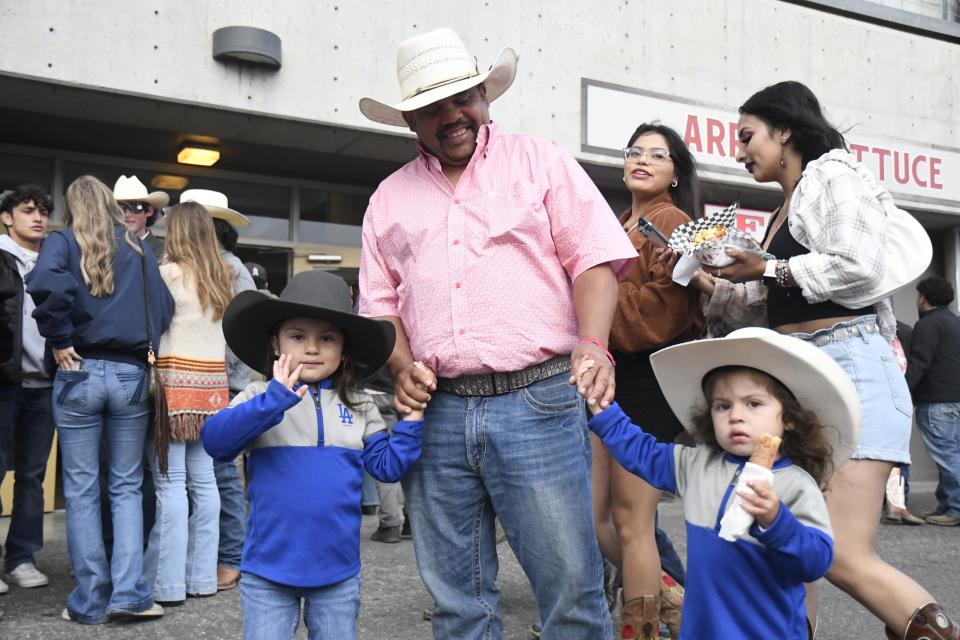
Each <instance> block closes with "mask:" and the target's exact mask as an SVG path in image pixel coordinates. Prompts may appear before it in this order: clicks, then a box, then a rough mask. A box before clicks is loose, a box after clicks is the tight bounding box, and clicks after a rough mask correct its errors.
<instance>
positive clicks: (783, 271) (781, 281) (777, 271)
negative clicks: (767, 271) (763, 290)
mask: <svg viewBox="0 0 960 640" xmlns="http://www.w3.org/2000/svg"><path fill="white" fill-rule="evenodd" d="M789 264H790V263H789V262H787V261H786V260H777V266H776V267H775V268H774V270H773V273H774V277H775V278H776V280H777V284H778V285H780V286H781V287H789V286H790V281H789V280H788V279H787V267H788V266H789Z"/></svg>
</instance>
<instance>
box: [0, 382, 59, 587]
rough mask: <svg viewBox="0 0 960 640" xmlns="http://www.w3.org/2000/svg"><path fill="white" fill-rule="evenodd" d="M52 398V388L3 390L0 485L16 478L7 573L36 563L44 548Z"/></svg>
mask: <svg viewBox="0 0 960 640" xmlns="http://www.w3.org/2000/svg"><path fill="white" fill-rule="evenodd" d="M50 394H51V392H50V387H46V388H42V389H30V388H24V387H12V386H11V387H0V480H2V479H3V476H4V474H5V473H6V472H7V470H9V469H12V470H13V472H14V478H15V482H14V485H13V512H12V513H11V517H10V529H9V531H8V532H7V547H6V570H7V571H13V570H14V569H15V568H17V567H18V566H20V565H21V564H25V563H27V562H31V563H33V562H34V558H33V554H35V553H36V552H37V551H40V549H42V548H43V475H44V474H45V473H46V471H47V458H48V457H49V456H50V446H51V445H52V444H53V411H52V408H51V406H50ZM0 507H2V505H0ZM0 510H2V508H0Z"/></svg>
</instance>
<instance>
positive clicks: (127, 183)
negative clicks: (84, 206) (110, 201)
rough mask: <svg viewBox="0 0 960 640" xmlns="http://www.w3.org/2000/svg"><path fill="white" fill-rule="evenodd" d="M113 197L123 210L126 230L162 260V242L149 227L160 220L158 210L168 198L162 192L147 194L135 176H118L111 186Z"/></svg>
mask: <svg viewBox="0 0 960 640" xmlns="http://www.w3.org/2000/svg"><path fill="white" fill-rule="evenodd" d="M113 197H114V198H116V200H117V203H118V204H119V205H120V208H121V209H122V210H123V223H124V224H125V225H127V228H128V229H130V231H132V232H133V233H134V234H135V235H136V236H137V237H138V238H140V239H141V240H143V242H144V244H146V245H149V246H150V248H151V249H152V250H153V255H154V256H155V257H156V259H157V260H159V259H160V258H162V257H163V240H162V239H161V238H158V237H157V236H155V235H153V234H152V233H150V227H152V226H153V225H154V224H156V222H157V220H158V219H159V218H160V215H159V213H158V210H159V209H163V208H164V207H165V206H167V204H169V203H170V196H168V195H167V194H166V193H165V192H163V191H153V192H150V193H147V187H146V186H145V185H144V184H143V183H142V182H140V180H139V179H138V178H137V176H130V177H127V176H120V178H119V179H117V183H116V184H115V185H114V186H113Z"/></svg>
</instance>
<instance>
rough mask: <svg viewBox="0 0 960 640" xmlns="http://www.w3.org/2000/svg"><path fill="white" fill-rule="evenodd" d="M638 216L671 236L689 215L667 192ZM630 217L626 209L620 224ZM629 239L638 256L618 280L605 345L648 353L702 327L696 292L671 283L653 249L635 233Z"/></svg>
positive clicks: (650, 244)
mask: <svg viewBox="0 0 960 640" xmlns="http://www.w3.org/2000/svg"><path fill="white" fill-rule="evenodd" d="M640 215H642V216H644V217H645V218H646V219H647V220H649V221H650V222H653V223H654V224H655V225H657V227H659V228H660V230H661V231H663V233H664V235H666V236H667V237H670V234H671V233H673V230H674V229H676V228H677V227H679V226H680V225H681V224H683V223H685V222H690V218H689V217H688V216H687V214H685V213H684V212H683V211H681V210H680V209H678V208H677V207H676V206H675V205H674V204H673V199H672V198H671V197H670V195H669V194H666V193H665V194H663V195H662V196H660V197H659V198H657V199H656V200H654V201H652V202H650V203H649V204H648V205H647V206H646V207H644V209H643V211H641V212H640ZM629 218H630V210H629V209H627V210H626V211H624V212H623V214H621V216H620V224H623V223H625V222H626V221H627V220H628V219H629ZM630 240H631V241H632V242H633V246H634V247H635V248H636V250H637V253H638V254H639V256H640V258H639V259H638V260H637V263H636V264H635V265H634V266H633V268H632V269H630V271H629V272H628V273H627V276H626V277H625V278H624V279H623V281H621V282H620V293H619V299H618V300H617V311H616V314H615V315H614V317H613V326H612V327H611V328H610V348H611V349H613V350H616V351H621V352H625V353H637V352H645V351H653V350H656V349H659V348H661V347H664V346H666V345H668V344H672V343H674V342H676V341H678V340H680V339H684V338H685V339H693V338H695V337H697V336H698V335H699V334H700V331H701V330H702V329H703V324H704V319H703V313H702V311H701V308H700V307H701V305H700V292H699V291H697V290H696V289H694V288H693V287H682V286H680V285H678V284H677V283H675V282H674V281H673V280H672V278H671V277H670V276H669V275H668V274H667V272H666V270H664V268H663V266H662V265H661V264H660V263H659V262H657V261H656V260H655V259H654V257H653V251H654V249H655V248H656V247H654V246H653V244H652V243H650V242H648V241H647V239H646V238H644V237H643V235H642V234H641V233H640V232H639V231H633V232H631V233H630Z"/></svg>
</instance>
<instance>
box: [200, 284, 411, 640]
mask: <svg viewBox="0 0 960 640" xmlns="http://www.w3.org/2000/svg"><path fill="white" fill-rule="evenodd" d="M223 332H224V335H225V336H226V339H227V344H228V345H229V346H230V348H231V349H233V351H234V353H236V354H237V356H238V357H239V358H240V359H241V360H243V361H244V362H245V363H246V364H247V365H249V366H250V367H252V368H254V369H256V370H258V371H260V372H261V373H263V374H265V375H266V376H267V377H268V379H269V380H268V382H254V383H252V384H251V385H250V386H248V387H247V388H246V389H245V390H244V391H243V392H241V393H240V394H239V395H237V397H236V398H234V400H233V402H231V404H230V407H229V408H227V409H224V410H223V411H221V412H220V413H218V414H217V415H215V416H212V417H211V418H209V419H208V420H207V422H206V424H205V425H204V428H203V432H202V437H203V444H204V447H205V448H206V450H207V452H208V453H209V454H210V455H211V456H213V457H214V458H216V459H218V460H233V459H234V458H235V457H236V456H237V455H238V454H239V453H240V452H241V451H244V450H248V451H249V452H250V453H249V462H248V463H247V469H248V473H249V484H248V491H249V496H250V516H249V520H248V523H247V540H246V544H245V546H244V550H243V560H242V563H241V571H242V578H241V580H240V598H241V602H242V605H243V626H244V637H245V638H248V639H249V638H271V639H273V638H283V637H286V638H292V637H293V634H294V632H295V630H296V628H297V626H298V624H299V616H300V606H301V601H303V607H304V610H303V616H304V621H305V623H306V626H307V628H308V631H309V635H310V637H311V638H315V637H321V636H322V637H325V638H327V637H329V638H354V637H355V636H356V632H355V625H356V619H357V614H358V612H359V609H360V575H359V574H360V517H361V514H360V492H361V482H362V475H363V468H364V467H366V469H367V471H369V472H370V474H371V475H372V476H373V477H375V478H376V479H378V480H381V481H383V482H396V481H397V480H399V478H400V477H401V476H402V475H403V474H404V473H405V472H406V470H407V468H408V467H409V466H410V465H411V464H413V463H414V462H415V461H416V460H417V458H418V457H419V456H420V431H421V429H422V427H423V419H422V418H423V413H422V411H416V412H413V413H411V414H408V415H407V417H406V419H405V420H402V421H400V422H398V423H396V424H395V425H394V426H393V429H392V433H391V434H388V433H387V430H386V428H385V426H384V423H383V420H382V419H381V417H380V414H379V412H378V411H377V409H376V407H375V405H374V404H373V402H372V401H371V400H370V398H369V397H367V396H366V395H364V394H363V393H361V392H359V391H358V390H357V387H356V384H357V383H358V382H359V380H360V378H361V376H363V375H365V374H366V373H369V372H373V371H375V370H377V369H378V368H380V367H381V366H382V365H383V364H384V363H385V362H386V360H387V358H388V357H389V355H390V353H391V352H392V350H393V344H394V339H395V335H394V330H393V326H392V325H391V324H390V323H388V322H382V321H378V320H371V319H368V318H362V317H360V316H357V315H355V314H354V313H353V312H352V311H351V302H350V293H349V289H348V288H347V284H346V282H344V281H343V280H342V279H341V278H339V277H337V276H335V275H332V274H329V273H325V272H322V271H308V272H304V273H300V274H298V275H296V276H295V277H294V278H293V279H292V280H291V281H290V284H288V285H287V287H286V288H285V289H284V290H283V293H281V294H280V297H279V298H278V299H275V298H271V297H268V296H265V295H263V294H262V293H260V292H257V291H244V292H242V293H241V294H240V295H238V296H237V297H236V298H234V300H233V301H232V302H231V303H230V306H229V307H227V310H226V313H225V314H224V317H223ZM271 374H272V375H271Z"/></svg>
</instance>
